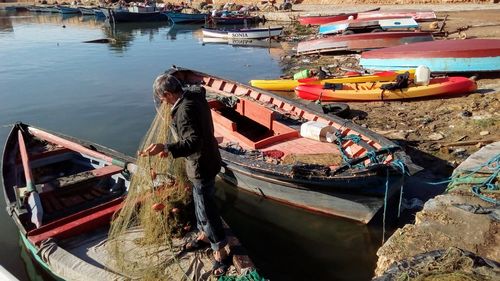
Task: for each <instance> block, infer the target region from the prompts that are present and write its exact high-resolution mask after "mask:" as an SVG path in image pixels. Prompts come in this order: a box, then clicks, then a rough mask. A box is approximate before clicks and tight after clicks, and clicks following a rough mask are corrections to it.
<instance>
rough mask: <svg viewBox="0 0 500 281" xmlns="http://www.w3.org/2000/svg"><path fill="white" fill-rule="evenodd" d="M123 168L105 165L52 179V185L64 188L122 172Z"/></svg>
mask: <svg viewBox="0 0 500 281" xmlns="http://www.w3.org/2000/svg"><path fill="white" fill-rule="evenodd" d="M122 170H123V168H121V167H119V166H116V165H109V166H104V167H101V168H97V169H94V170H90V171H84V172H81V173H77V174H73V175H68V176H64V177H59V178H57V179H54V180H52V181H50V185H51V186H53V187H54V188H63V187H68V186H71V185H75V184H79V183H82V182H85V181H88V180H91V179H96V178H103V177H106V176H112V175H115V174H118V173H120V172H121V171H122Z"/></svg>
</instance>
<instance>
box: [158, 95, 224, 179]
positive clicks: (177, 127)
mask: <svg viewBox="0 0 500 281" xmlns="http://www.w3.org/2000/svg"><path fill="white" fill-rule="evenodd" d="M171 114H172V124H171V126H172V131H173V133H174V134H175V135H176V136H174V141H175V142H173V143H169V144H167V149H168V151H169V152H170V154H171V155H172V157H174V158H178V157H186V173H187V176H188V177H189V178H190V179H197V180H204V179H208V180H209V179H213V178H214V177H215V176H216V175H217V173H218V172H219V171H220V168H221V161H222V160H221V157H220V153H219V147H218V145H217V140H216V139H215V137H214V125H213V122H212V115H211V113H210V107H209V106H208V103H207V100H206V99H205V89H204V88H203V87H191V88H190V89H187V90H185V91H184V95H183V96H182V97H181V99H180V100H179V101H178V102H177V104H176V105H175V106H174V107H173V108H172V112H171Z"/></svg>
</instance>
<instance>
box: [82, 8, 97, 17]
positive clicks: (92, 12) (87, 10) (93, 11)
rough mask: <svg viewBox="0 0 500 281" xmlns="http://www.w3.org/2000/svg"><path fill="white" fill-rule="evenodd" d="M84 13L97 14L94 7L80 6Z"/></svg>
mask: <svg viewBox="0 0 500 281" xmlns="http://www.w3.org/2000/svg"><path fill="white" fill-rule="evenodd" d="M78 10H80V13H82V15H95V8H93V7H78Z"/></svg>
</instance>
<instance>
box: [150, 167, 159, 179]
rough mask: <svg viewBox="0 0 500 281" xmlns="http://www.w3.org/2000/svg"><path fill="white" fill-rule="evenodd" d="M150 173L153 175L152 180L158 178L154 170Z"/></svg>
mask: <svg viewBox="0 0 500 281" xmlns="http://www.w3.org/2000/svg"><path fill="white" fill-rule="evenodd" d="M150 173H151V179H153V180H155V179H156V176H158V174H157V173H156V172H155V170H153V169H151V171H150Z"/></svg>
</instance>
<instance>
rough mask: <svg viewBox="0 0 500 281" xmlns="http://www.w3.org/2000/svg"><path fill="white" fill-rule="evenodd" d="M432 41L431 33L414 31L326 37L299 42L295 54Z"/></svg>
mask: <svg viewBox="0 0 500 281" xmlns="http://www.w3.org/2000/svg"><path fill="white" fill-rule="evenodd" d="M433 40H434V38H433V37H432V34H431V33H428V32H414V31H395V32H389V31H388V32H371V33H359V34H350V35H337V36H327V37H323V38H319V39H314V40H308V41H302V42H299V44H298V46H297V54H319V53H338V52H360V51H365V50H371V49H379V48H386V47H392V46H397V45H404V44H410V43H416V42H425V41H433Z"/></svg>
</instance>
